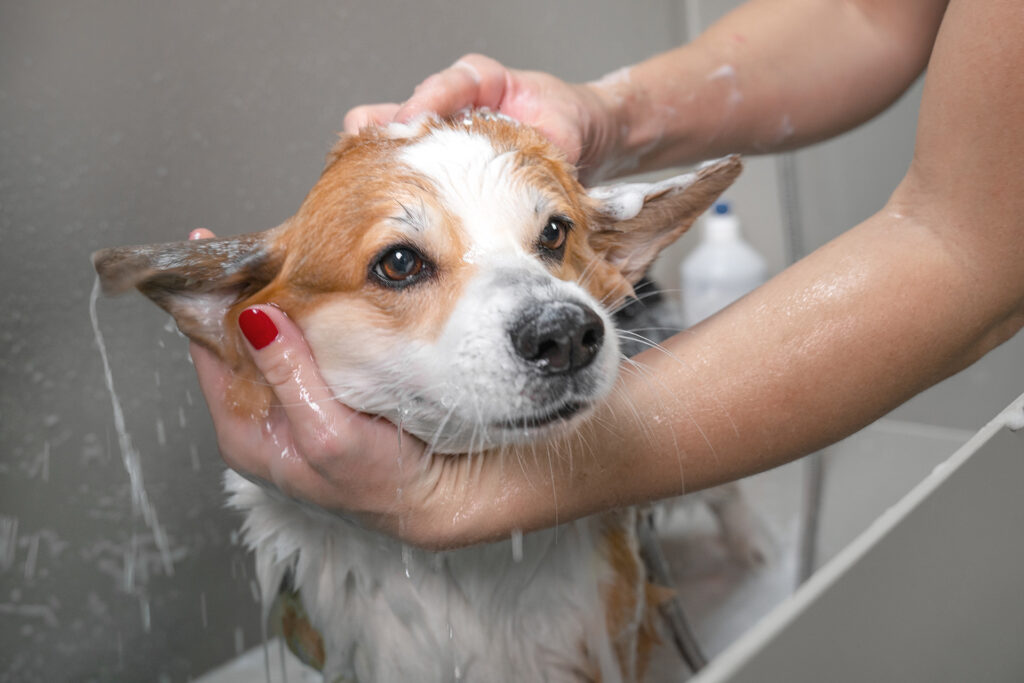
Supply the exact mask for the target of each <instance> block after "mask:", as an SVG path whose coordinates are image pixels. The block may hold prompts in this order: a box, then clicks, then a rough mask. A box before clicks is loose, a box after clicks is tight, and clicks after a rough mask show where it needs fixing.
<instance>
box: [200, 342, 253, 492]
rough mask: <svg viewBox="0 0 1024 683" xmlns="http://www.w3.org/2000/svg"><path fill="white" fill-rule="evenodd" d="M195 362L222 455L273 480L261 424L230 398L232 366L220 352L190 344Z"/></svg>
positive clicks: (233, 464) (234, 466) (238, 467)
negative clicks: (234, 406) (232, 404)
mask: <svg viewBox="0 0 1024 683" xmlns="http://www.w3.org/2000/svg"><path fill="white" fill-rule="evenodd" d="M189 353H190V354H191V355H192V364H193V365H194V366H195V368H196V375H197V376H198V378H199V389H200V390H201V391H202V394H203V398H204V399H206V406H207V408H208V409H209V411H210V417H211V418H213V427H214V429H215V430H216V432H217V443H218V446H219V447H220V452H221V457H223V458H224V461H225V462H226V463H227V464H228V466H230V467H231V468H232V469H236V470H239V471H242V472H246V473H248V474H251V475H255V476H257V477H259V478H260V479H263V480H266V481H270V465H269V458H268V457H267V453H266V452H264V451H265V449H264V448H263V446H264V444H263V436H264V435H263V434H262V433H261V432H262V430H261V429H260V426H259V424H257V423H255V422H254V421H253V420H252V419H250V418H247V417H242V416H240V415H238V414H236V413H235V412H234V411H233V410H232V409H231V408H230V406H229V402H228V401H227V398H226V396H227V390H228V387H229V386H230V384H231V381H232V373H231V370H230V368H228V366H227V365H225V364H224V363H223V362H222V361H221V360H220V359H219V358H217V356H216V355H215V354H214V353H213V352H212V351H210V350H209V349H206V348H204V347H202V346H200V345H199V344H196V343H194V342H193V343H191V344H189Z"/></svg>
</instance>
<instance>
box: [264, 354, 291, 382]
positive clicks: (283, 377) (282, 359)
mask: <svg viewBox="0 0 1024 683" xmlns="http://www.w3.org/2000/svg"><path fill="white" fill-rule="evenodd" d="M257 365H258V366H259V369H260V372H262V373H263V377H264V379H266V380H267V382H268V383H269V384H270V385H271V386H272V387H274V388H275V389H280V388H282V387H285V386H287V385H288V384H290V383H292V382H294V381H295V379H296V374H297V373H298V371H299V368H298V366H297V365H296V364H295V363H294V362H293V359H292V357H291V354H288V353H272V354H267V356H265V357H262V358H260V359H259V362H258V363H257Z"/></svg>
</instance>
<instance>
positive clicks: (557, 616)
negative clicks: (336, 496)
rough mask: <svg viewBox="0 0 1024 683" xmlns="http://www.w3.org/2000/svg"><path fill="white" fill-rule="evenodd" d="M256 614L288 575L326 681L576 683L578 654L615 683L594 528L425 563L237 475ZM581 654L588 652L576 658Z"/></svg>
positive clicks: (230, 475)
mask: <svg viewBox="0 0 1024 683" xmlns="http://www.w3.org/2000/svg"><path fill="white" fill-rule="evenodd" d="M224 485H225V489H226V490H227V492H228V494H229V503H230V504H231V505H232V506H233V507H235V508H236V509H238V510H241V511H243V512H244V513H246V520H245V525H244V527H243V532H244V537H245V542H246V545H248V546H249V548H250V549H251V550H253V552H254V553H255V555H256V574H257V577H258V579H259V582H260V585H261V586H262V587H263V600H264V605H265V608H267V607H269V605H270V604H271V603H272V602H273V600H274V598H275V597H276V594H277V587H278V586H279V585H280V584H281V579H282V578H283V576H284V575H285V573H286V572H291V573H292V574H293V580H294V583H295V585H297V586H298V587H299V588H300V590H301V597H302V602H303V604H304V606H305V607H306V610H307V612H308V614H309V617H310V620H311V622H312V624H313V626H314V627H315V628H317V629H318V630H319V631H320V633H321V634H322V636H323V638H324V645H325V651H326V653H327V662H326V666H325V670H324V674H325V675H324V680H326V681H334V680H337V679H338V677H341V680H353V681H360V682H364V683H366V682H371V681H378V682H385V681H419V682H424V683H431V682H436V683H442V682H444V681H453V680H467V681H553V682H559V681H561V682H565V683H569V682H575V683H578V681H579V680H580V679H579V677H578V675H577V671H581V670H586V669H587V668H588V664H589V662H588V661H587V658H586V656H585V655H586V654H588V653H589V654H590V655H591V656H592V657H594V658H595V659H597V664H598V667H599V669H600V672H601V680H604V681H609V682H614V681H621V680H622V677H621V674H620V672H619V669H618V665H617V664H616V661H615V657H614V650H613V648H612V643H611V640H610V637H609V635H608V633H607V630H606V627H605V614H604V604H603V600H602V590H603V587H604V586H605V585H606V584H607V582H608V581H610V580H611V579H612V575H611V571H610V567H609V566H608V564H607V561H606V558H605V557H604V555H603V550H602V549H601V544H600V543H599V530H598V522H596V521H595V520H594V519H593V518H590V519H585V520H580V521H578V522H573V523H570V524H566V525H563V526H561V527H559V528H557V529H548V530H544V531H539V532H535V533H532V534H526V535H525V536H524V537H523V538H522V539H521V543H522V550H521V555H520V559H519V561H516V560H514V559H513V551H514V548H513V545H512V542H511V541H503V542H499V543H491V544H487V545H482V546H475V547H472V548H466V549H464V550H457V551H450V552H444V553H429V552H423V551H419V550H415V549H411V548H407V547H403V546H402V544H401V543H399V542H398V541H396V540H394V539H391V538H387V537H384V536H381V535H379V534H374V533H371V532H368V531H366V530H364V529H361V528H359V527H358V526H356V525H354V524H350V523H347V522H345V521H344V520H342V519H340V518H338V517H336V516H333V515H330V514H328V513H326V512H322V511H319V510H316V509H314V508H311V507H303V506H300V505H297V504H296V503H295V502H294V501H291V500H289V499H287V498H285V497H283V496H282V495H281V494H279V493H276V492H273V491H270V490H267V489H263V488H261V487H259V486H257V485H256V484H253V483H251V482H249V481H246V480H245V479H243V478H242V477H240V476H239V475H237V474H235V473H234V472H230V471H229V472H227V473H226V475H225V478H224ZM584 648H586V651H584Z"/></svg>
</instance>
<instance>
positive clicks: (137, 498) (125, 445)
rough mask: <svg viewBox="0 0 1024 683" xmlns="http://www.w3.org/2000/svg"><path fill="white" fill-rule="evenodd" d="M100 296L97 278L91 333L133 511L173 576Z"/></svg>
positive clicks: (165, 541) (90, 303) (91, 305)
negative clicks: (117, 381) (103, 326)
mask: <svg viewBox="0 0 1024 683" xmlns="http://www.w3.org/2000/svg"><path fill="white" fill-rule="evenodd" d="M99 297H100V280H99V278H96V282H95V284H94V285H93V287H92V295H91V296H90V297H89V317H90V319H91V320H92V331H93V335H94V336H95V338H96V348H97V349H98V350H99V352H100V358H101V359H102V360H103V377H104V380H105V381H106V385H107V392H108V393H109V394H110V405H111V408H112V409H113V413H114V429H115V430H116V431H117V443H118V446H119V447H120V450H121V460H122V462H123V463H124V468H125V470H126V471H127V472H128V480H129V481H130V483H131V491H132V510H133V511H135V512H141V513H142V519H143V520H144V521H145V523H146V526H148V527H149V530H150V531H152V532H153V540H154V542H155V543H156V547H157V550H159V552H160V559H161V560H162V562H163V566H164V571H165V572H167V574H168V576H170V575H172V574H174V565H173V563H172V561H171V549H170V546H169V544H168V542H167V536H166V535H165V534H164V530H163V527H161V526H160V520H158V519H157V515H156V510H155V509H154V508H153V505H152V503H150V501H149V495H148V494H147V493H146V487H145V483H144V482H143V478H142V465H141V462H140V458H139V452H138V450H136V448H135V445H134V444H133V443H132V439H131V435H129V434H128V429H127V428H126V426H125V422H124V411H123V410H122V409H121V401H120V399H118V397H117V392H116V391H115V390H114V377H113V374H112V373H111V372H110V361H109V360H108V359H107V345H106V343H105V342H104V341H103V334H102V333H101V332H100V323H99V316H98V315H97V314H96V302H97V301H98V300H99Z"/></svg>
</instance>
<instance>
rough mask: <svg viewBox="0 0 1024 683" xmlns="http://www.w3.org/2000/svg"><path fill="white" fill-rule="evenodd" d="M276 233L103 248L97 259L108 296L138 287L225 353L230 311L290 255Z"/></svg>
mask: <svg viewBox="0 0 1024 683" xmlns="http://www.w3.org/2000/svg"><path fill="white" fill-rule="evenodd" d="M273 233H274V231H268V232H260V233H253V234H249V235H239V236H238V237H228V238H222V239H206V240H191V241H188V242H172V243H169V244H151V245H145V246H138V247H115V248H113V249H103V250H100V251H97V252H96V253H94V254H93V255H92V262H93V266H94V267H95V268H96V272H97V273H99V276H100V283H101V285H102V287H103V293H104V294H107V295H114V294H121V293H123V292H126V291H128V290H130V289H131V288H133V287H134V288H136V289H138V290H139V291H140V292H142V293H143V294H145V295H146V296H147V297H149V298H150V299H152V300H153V301H154V302H156V304H157V305H158V306H160V307H161V308H163V309H164V310H165V311H167V312H168V313H170V314H171V315H172V316H174V320H175V321H176V322H177V323H178V329H180V330H181V331H182V332H183V333H185V334H186V335H188V337H189V338H191V339H192V340H194V341H196V342H198V343H199V344H202V345H203V346H205V347H207V348H208V349H210V350H211V351H213V352H214V353H216V354H217V355H218V356H221V357H223V353H224V343H225V329H224V317H225V315H226V314H227V312H228V310H229V309H230V308H231V307H232V306H233V305H234V304H236V303H238V302H239V301H242V300H243V299H245V298H247V297H249V296H251V295H252V294H254V293H256V292H257V291H259V290H260V289H262V288H263V287H265V286H266V285H267V284H269V283H270V282H271V280H273V279H274V277H275V276H276V275H277V273H278V272H279V271H280V269H281V265H282V263H283V261H284V254H283V250H281V249H279V248H276V247H275V244H274V243H275V240H274V239H273V237H274V235H273Z"/></svg>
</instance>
